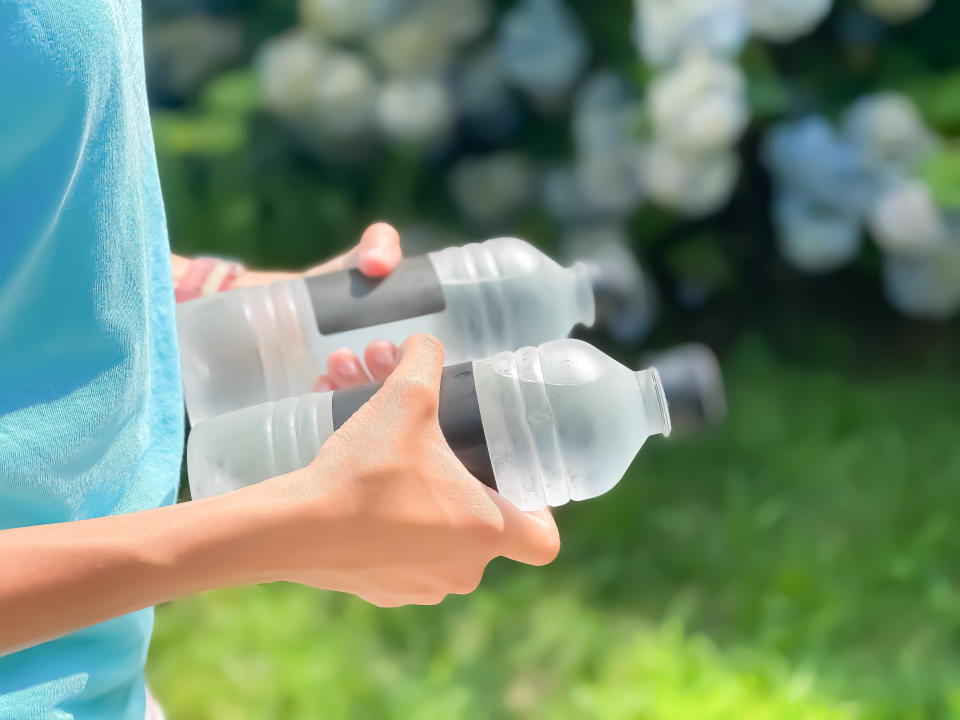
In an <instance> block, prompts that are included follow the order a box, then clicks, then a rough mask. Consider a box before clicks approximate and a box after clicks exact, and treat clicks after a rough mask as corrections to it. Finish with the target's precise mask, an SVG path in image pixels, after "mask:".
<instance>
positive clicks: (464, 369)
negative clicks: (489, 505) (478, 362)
mask: <svg viewBox="0 0 960 720" xmlns="http://www.w3.org/2000/svg"><path fill="white" fill-rule="evenodd" d="M379 389H380V386H379V385H367V386H366V387H361V388H355V389H353V390H337V391H336V392H334V393H333V402H332V403H331V407H332V412H333V429H334V430H337V429H339V428H340V426H341V425H343V424H344V423H345V422H346V421H347V420H349V419H350V416H351V415H353V414H354V413H355V412H356V411H357V410H358V409H359V408H360V406H361V405H363V404H364V403H365V402H367V400H369V399H370V398H371V397H373V396H374V394H375V393H376V392H377V390H379ZM439 418H440V430H441V431H442V432H443V437H444V438H445V439H446V441H447V444H448V445H449V446H450V449H451V450H453V452H454V454H455V455H456V456H457V458H459V460H460V462H462V463H463V465H464V467H466V468H467V470H469V471H470V473H471V474H472V475H473V476H474V477H475V478H477V480H479V481H480V482H482V483H483V484H484V485H489V486H490V487H492V488H493V489H494V490H496V488H497V484H496V481H495V480H494V478H493V465H492V464H491V463H490V453H489V452H488V451H487V438H486V435H484V433H483V421H482V420H481V418H480V403H479V402H478V400H477V386H476V384H475V383H474V380H473V363H471V362H465V363H460V364H458V365H450V366H448V367H445V368H444V369H443V375H442V377H441V380H440V406H439Z"/></svg>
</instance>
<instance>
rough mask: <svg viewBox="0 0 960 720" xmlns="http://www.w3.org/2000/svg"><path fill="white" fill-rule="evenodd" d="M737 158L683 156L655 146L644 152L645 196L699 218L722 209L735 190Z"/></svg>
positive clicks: (726, 153)
mask: <svg viewBox="0 0 960 720" xmlns="http://www.w3.org/2000/svg"><path fill="white" fill-rule="evenodd" d="M739 170H740V161H739V158H738V157H737V156H736V155H735V154H734V153H732V152H729V151H719V152H716V153H709V154H685V153H682V152H677V151H676V150H675V149H673V148H671V147H669V146H667V145H663V144H660V143H656V144H654V145H653V146H651V147H650V148H648V149H647V152H646V154H645V162H644V167H643V173H644V177H645V184H646V188H647V192H648V193H649V195H650V197H651V198H653V199H654V200H656V201H657V202H658V203H660V204H661V205H663V206H665V207H668V208H673V209H674V210H678V211H680V212H682V213H684V214H686V215H691V216H700V215H707V214H709V213H712V212H715V211H716V210H719V209H720V208H721V207H723V206H724V205H725V204H726V203H727V201H729V199H730V196H731V195H732V194H733V190H734V188H735V187H736V183H737V176H738V174H739Z"/></svg>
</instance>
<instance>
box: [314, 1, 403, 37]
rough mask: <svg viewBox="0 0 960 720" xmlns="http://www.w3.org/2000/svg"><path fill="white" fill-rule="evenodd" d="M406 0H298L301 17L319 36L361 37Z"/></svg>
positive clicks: (390, 17)
mask: <svg viewBox="0 0 960 720" xmlns="http://www.w3.org/2000/svg"><path fill="white" fill-rule="evenodd" d="M404 2H405V0H300V20H301V22H302V23H303V25H304V27H306V28H307V29H308V30H309V31H310V32H312V33H313V34H315V35H317V36H318V37H321V38H330V39H347V38H355V37H362V36H363V35H364V33H366V32H367V31H369V30H370V29H372V28H374V27H377V26H378V25H381V24H383V23H385V22H389V21H390V20H391V19H392V18H394V17H396V16H397V15H399V14H400V13H401V12H402V10H403V5H404Z"/></svg>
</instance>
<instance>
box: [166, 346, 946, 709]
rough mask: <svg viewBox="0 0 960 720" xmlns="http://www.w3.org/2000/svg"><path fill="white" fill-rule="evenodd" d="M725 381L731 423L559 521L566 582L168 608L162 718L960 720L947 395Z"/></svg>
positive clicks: (511, 578) (869, 380) (811, 372)
mask: <svg viewBox="0 0 960 720" xmlns="http://www.w3.org/2000/svg"><path fill="white" fill-rule="evenodd" d="M725 361H726V362H725V365H726V371H727V375H728V392H729V396H730V398H729V399H730V405H731V418H730V422H729V423H728V424H727V425H726V426H725V427H724V428H723V429H722V430H721V431H719V432H717V433H714V434H712V435H710V436H709V437H705V438H701V439H698V440H696V441H686V442H680V441H678V442H675V443H669V442H663V441H659V442H658V441H651V442H650V445H649V447H648V448H645V449H644V451H643V452H641V454H640V456H639V457H638V459H637V461H636V462H635V463H634V466H633V467H632V469H631V471H630V473H629V475H628V476H627V477H626V478H625V479H624V480H623V481H622V483H621V484H620V485H619V486H618V487H617V488H616V489H615V490H614V491H613V492H611V493H610V494H609V495H607V496H604V497H602V498H599V499H597V500H594V501H592V502H589V503H583V504H580V505H578V506H570V507H565V508H562V509H560V510H559V511H558V513H557V516H558V523H559V524H560V528H561V533H562V536H563V538H564V548H563V550H562V552H561V555H560V558H559V559H558V560H557V562H556V563H554V564H553V565H552V566H550V567H547V568H542V569H534V568H526V567H521V566H517V565H513V564H511V563H509V562H507V561H498V562H496V563H494V564H493V565H491V567H490V568H489V570H488V572H487V577H486V579H485V581H484V584H483V585H482V586H481V588H480V590H479V591H478V592H476V593H474V594H473V595H471V596H469V597H452V598H448V600H447V601H445V602H444V603H443V604H442V605H440V606H439V607H437V608H402V609H398V610H389V611H386V610H379V609H377V608H373V607H370V606H367V605H365V604H363V603H362V602H360V601H357V600H354V599H352V598H348V597H344V596H338V595H334V594H330V593H321V592H314V591H311V590H307V589H304V588H299V587H296V586H289V585H276V586H269V587H258V588H246V589H240V590H232V591H227V592H218V593H209V594H206V595H204V596H201V597H197V598H191V599H187V600H183V601H178V602H176V603H174V604H171V605H169V606H166V607H163V608H161V609H160V610H159V611H158V615H157V629H156V637H155V642H154V646H153V649H152V651H151V656H150V660H149V663H148V677H149V680H150V682H151V684H152V685H153V687H154V690H155V692H156V694H157V696H158V697H159V698H160V699H161V701H162V702H163V704H164V705H165V706H166V708H167V710H168V713H169V716H170V720H178V719H180V718H211V719H212V718H216V719H217V720H233V719H241V718H242V719H247V718H249V719H251V720H252V719H254V718H256V719H257V720H262V719H264V718H283V719H284V720H287V719H297V718H371V719H375V718H376V719H379V718H397V719H400V718H403V719H405V720H406V719H411V718H416V719H417V720H420V719H425V720H430V719H431V718H437V719H438V720H439V719H440V718H443V719H445V720H446V719H449V718H511V717H516V718H543V717H548V718H571V719H572V718H603V719H604V720H617V719H618V718H631V719H632V718H638V719H643V720H684V719H687V718H689V719H690V720H713V719H719V718H723V719H728V718H729V719H730V720H754V719H757V720H760V719H764V720H765V719H767V718H770V719H772V720H780V719H783V718H786V719H790V718H803V719H807V718H810V719H815V720H820V719H823V720H852V719H858V720H860V719H871V720H873V719H880V718H891V719H892V718H898V719H899V718H943V717H950V716H952V715H956V716H958V717H960V583H958V581H957V573H956V565H957V562H956V559H957V558H960V530H958V529H957V527H956V523H955V521H954V518H955V517H956V516H957V514H958V511H960V443H958V442H957V440H958V433H957V429H958V426H960V422H958V413H957V411H956V390H957V381H956V379H955V377H951V375H950V374H949V373H947V372H946V371H943V372H941V371H938V370H936V369H927V370H925V371H924V372H922V373H920V372H917V373H913V372H908V371H907V370H906V369H903V368H901V369H899V370H897V369H895V368H889V369H886V370H864V371H861V372H853V371H839V370H829V369H826V368H823V367H816V366H813V367H811V366H810V365H807V366H799V365H798V366H791V365H789V364H784V363H782V362H775V361H774V360H773V359H772V358H771V357H770V355H769V354H768V353H767V352H766V351H765V350H764V348H763V346H761V345H760V344H759V343H758V342H756V341H749V340H748V341H744V342H741V343H740V345H738V346H737V348H736V349H735V350H734V351H733V352H732V353H730V354H729V356H728V357H727V358H725ZM864 367H865V368H866V367H867V365H866V364H864Z"/></svg>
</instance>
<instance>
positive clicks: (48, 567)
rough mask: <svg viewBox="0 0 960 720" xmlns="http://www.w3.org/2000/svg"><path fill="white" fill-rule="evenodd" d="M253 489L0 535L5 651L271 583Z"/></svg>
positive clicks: (270, 526) (266, 525)
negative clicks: (222, 590)
mask: <svg viewBox="0 0 960 720" xmlns="http://www.w3.org/2000/svg"><path fill="white" fill-rule="evenodd" d="M277 530H278V528H277V518H276V516H275V513H274V512H273V511H272V510H271V508H269V507H268V506H266V505H265V504H264V503H263V502H262V498H258V497H257V493H256V492H248V491H239V492H236V493H231V494H229V495H225V496H222V497H218V498H211V499H210V500H204V501H198V502H190V503H185V504H182V505H175V506H170V507H162V508H157V509H155V510H146V511H143V512H137V513H131V514H127V515H115V516H110V517H104V518H96V519H92V520H81V521H77V522H68V523H58V524H52V525H36V526H32V527H25V528H15V529H12V530H3V531H0V618H3V622H2V623H0V654H5V653H8V652H13V651H16V650H19V649H22V648H24V647H27V646H29V645H33V644H36V643H39V642H42V641H45V640H49V639H52V638H54V637H57V636H59V635H63V634H65V633H67V632H69V631H71V630H75V629H77V628H80V627H84V626H87V625H92V624H94V623H97V622H101V621H103V620H107V619H109V618H111V617H116V616H119V615H123V614H125V613H128V612H132V611H134V610H139V609H140V608H144V607H147V606H149V605H155V604H157V603H161V602H165V601H167V600H170V599H172V598H175V597H178V596H181V595H187V594H191V593H196V592H201V591H204V590H210V589H214V588H219V587H228V586H232V585H240V584H247V583H259V582H266V581H268V580H271V579H276V578H275V577H271V575H270V574H269V573H268V572H267V571H266V569H267V568H268V567H269V565H270V564H269V563H268V562H267V559H266V557H264V540H265V539H267V538H268V537H271V536H272V535H274V534H276V531H277Z"/></svg>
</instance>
